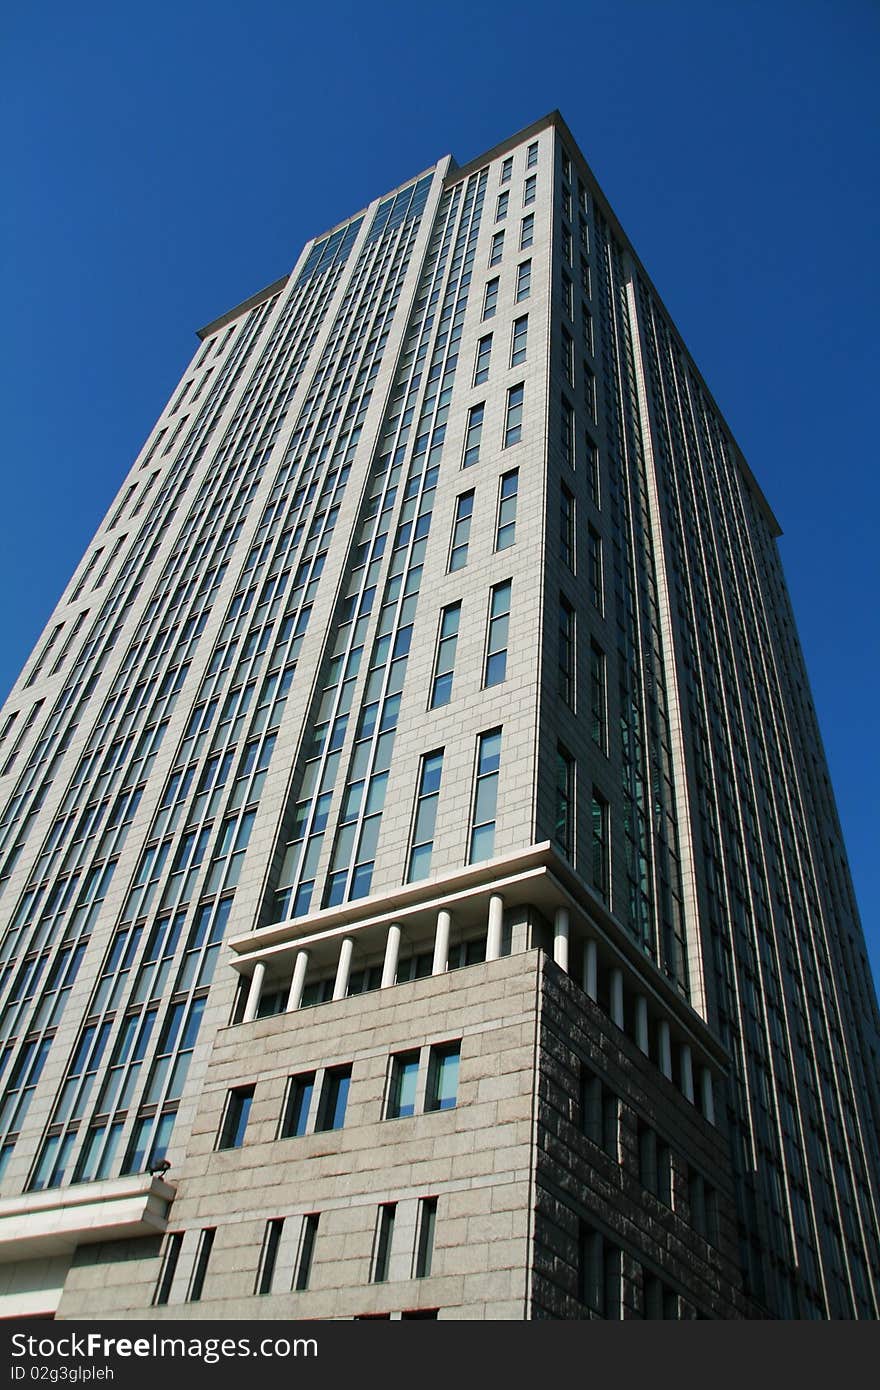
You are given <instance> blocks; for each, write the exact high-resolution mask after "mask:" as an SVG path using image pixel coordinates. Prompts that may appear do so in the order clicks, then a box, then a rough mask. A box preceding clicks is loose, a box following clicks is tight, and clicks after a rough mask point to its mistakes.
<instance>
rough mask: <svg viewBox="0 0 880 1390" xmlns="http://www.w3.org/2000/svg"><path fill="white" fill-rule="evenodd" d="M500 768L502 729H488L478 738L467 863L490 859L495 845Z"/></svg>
mask: <svg viewBox="0 0 880 1390" xmlns="http://www.w3.org/2000/svg"><path fill="white" fill-rule="evenodd" d="M500 767H501V730H500V729H491V730H489V732H488V733H485V734H480V736H479V738H478V740H477V772H476V781H475V786H474V806H473V811H472V814H471V843H470V853H469V855H468V863H469V864H477V863H480V862H481V861H482V860H484V859H491V857H492V851H493V849H494V845H495V816H496V811H497V800H498V773H499V769H500Z"/></svg>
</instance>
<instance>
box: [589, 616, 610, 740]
mask: <svg viewBox="0 0 880 1390" xmlns="http://www.w3.org/2000/svg"><path fill="white" fill-rule="evenodd" d="M606 689H607V686H606V676H605V653H604V652H603V650H602V648H601V647H600V646H599V644H598V643H597V642H591V643H590V734H591V736H592V739H593V742H594V743H596V744H598V745H599V747H600V748H601V749H602V752H603V753H604V752H605V751H606V750H607V747H608V712H607V697H606V693H605V692H606Z"/></svg>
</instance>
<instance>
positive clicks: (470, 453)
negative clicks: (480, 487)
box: [461, 401, 486, 468]
mask: <svg viewBox="0 0 880 1390" xmlns="http://www.w3.org/2000/svg"><path fill="white" fill-rule="evenodd" d="M485 411H486V403H485V401H481V402H480V403H479V405H472V406H471V408H470V410H469V411H468V422H467V430H466V432H465V436H464V454H463V456H462V460H461V466H462V468H472V467H473V465H474V464H475V463H476V462H477V460H478V459H479V457H480V439H481V438H482V435H483V416H484V414H485Z"/></svg>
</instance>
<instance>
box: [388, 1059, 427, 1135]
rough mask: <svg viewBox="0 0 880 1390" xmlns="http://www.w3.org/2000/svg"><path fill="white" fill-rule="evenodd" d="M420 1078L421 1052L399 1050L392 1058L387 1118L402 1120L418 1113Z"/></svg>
mask: <svg viewBox="0 0 880 1390" xmlns="http://www.w3.org/2000/svg"><path fill="white" fill-rule="evenodd" d="M418 1078H419V1054H418V1052H417V1051H413V1052H398V1053H396V1054H395V1055H394V1056H393V1057H392V1058H391V1080H390V1084H389V1088H388V1109H387V1111H386V1116H385V1117H386V1119H388V1120H401V1119H405V1118H406V1117H407V1116H408V1115H414V1114H415V1113H416V1084H417V1082H418Z"/></svg>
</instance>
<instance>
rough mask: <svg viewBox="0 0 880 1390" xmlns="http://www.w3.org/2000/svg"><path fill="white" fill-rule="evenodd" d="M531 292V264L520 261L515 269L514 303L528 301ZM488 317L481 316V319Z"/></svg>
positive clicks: (529, 261)
mask: <svg viewBox="0 0 880 1390" xmlns="http://www.w3.org/2000/svg"><path fill="white" fill-rule="evenodd" d="M531 290H532V262H531V260H528V261H520V263H519V265H518V266H517V268H516V302H517V303H519V301H520V300H521V299H528V297H529V295H530V294H531ZM493 312H494V311H493ZM486 317H488V316H487V315H486V314H483V318H486Z"/></svg>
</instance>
